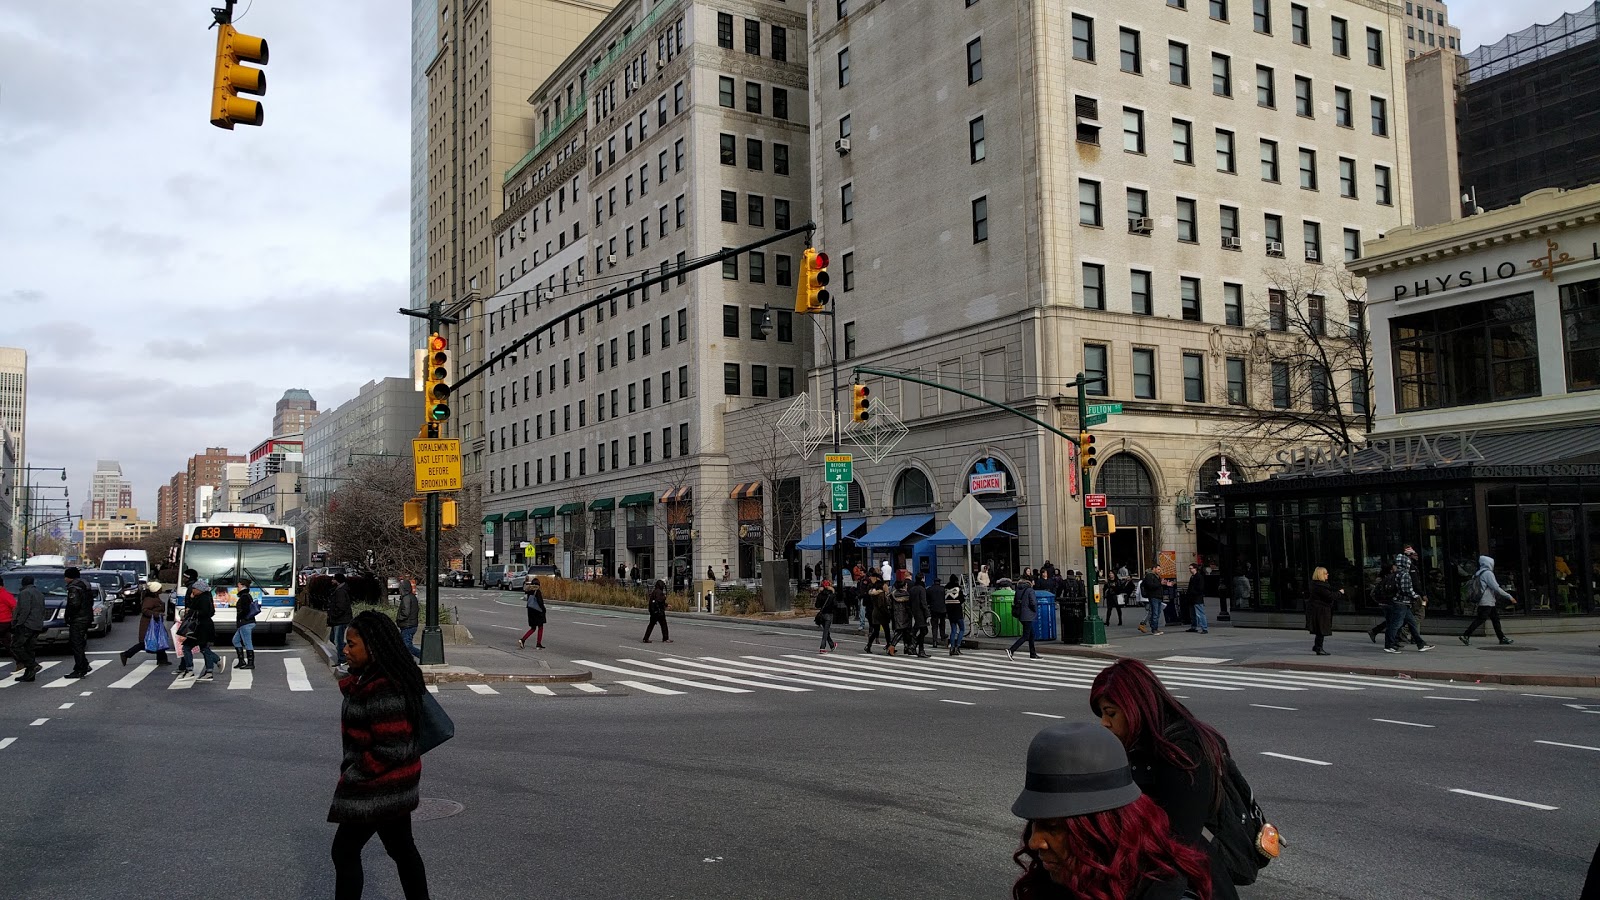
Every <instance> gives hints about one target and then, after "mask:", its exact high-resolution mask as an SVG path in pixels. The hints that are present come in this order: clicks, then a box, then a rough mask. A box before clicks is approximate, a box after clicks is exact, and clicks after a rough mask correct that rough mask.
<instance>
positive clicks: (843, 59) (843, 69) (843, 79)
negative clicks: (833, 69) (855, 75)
mask: <svg viewBox="0 0 1600 900" xmlns="http://www.w3.org/2000/svg"><path fill="white" fill-rule="evenodd" d="M849 84H850V48H849V47H846V48H844V49H843V50H840V51H839V87H847V86H849Z"/></svg>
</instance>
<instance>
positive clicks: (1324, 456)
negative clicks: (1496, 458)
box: [1272, 431, 1484, 478]
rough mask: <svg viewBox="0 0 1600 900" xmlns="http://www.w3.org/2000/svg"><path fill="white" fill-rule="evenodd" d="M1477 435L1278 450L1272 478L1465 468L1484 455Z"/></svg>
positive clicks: (1423, 436) (1458, 433) (1426, 436)
mask: <svg viewBox="0 0 1600 900" xmlns="http://www.w3.org/2000/svg"><path fill="white" fill-rule="evenodd" d="M1477 436H1478V433H1477V432H1476V431H1452V432H1443V433H1439V434H1414V435H1409V436H1406V437H1392V438H1377V439H1375V440H1369V441H1367V442H1366V443H1364V444H1347V445H1345V446H1343V447H1337V446H1335V447H1312V446H1306V447H1297V448H1294V449H1290V450H1280V451H1278V456H1277V462H1278V471H1277V472H1275V473H1274V474H1273V476H1272V477H1273V478H1316V477H1320V476H1327V475H1362V474H1368V473H1373V472H1395V471H1404V470H1407V469H1434V468H1444V467H1449V466H1464V465H1469V464H1471V463H1475V462H1483V461H1484V456H1483V454H1482V453H1480V452H1479V451H1478V448H1477V447H1474V446H1473V445H1472V440H1473V438H1475V437H1477Z"/></svg>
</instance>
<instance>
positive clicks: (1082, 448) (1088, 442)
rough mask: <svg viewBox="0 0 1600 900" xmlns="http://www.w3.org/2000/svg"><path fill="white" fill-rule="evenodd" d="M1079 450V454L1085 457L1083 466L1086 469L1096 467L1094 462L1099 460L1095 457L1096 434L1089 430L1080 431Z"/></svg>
mask: <svg viewBox="0 0 1600 900" xmlns="http://www.w3.org/2000/svg"><path fill="white" fill-rule="evenodd" d="M1078 451H1079V455H1080V456H1082V457H1083V467H1084V468H1085V469H1092V468H1094V464H1095V463H1096V462H1098V460H1096V459H1095V448H1094V435H1092V434H1090V433H1089V432H1087V431H1080V432H1078Z"/></svg>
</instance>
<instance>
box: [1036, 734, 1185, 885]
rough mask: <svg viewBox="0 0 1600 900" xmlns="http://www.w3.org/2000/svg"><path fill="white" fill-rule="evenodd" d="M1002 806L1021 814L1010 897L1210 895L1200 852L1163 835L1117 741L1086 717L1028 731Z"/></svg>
mask: <svg viewBox="0 0 1600 900" xmlns="http://www.w3.org/2000/svg"><path fill="white" fill-rule="evenodd" d="M1011 812H1012V814H1013V815H1016V816H1017V817H1019V818H1023V819H1027V820H1028V825H1027V827H1026V828H1024V829H1023V832H1022V847H1021V849H1019V850H1018V851H1017V852H1016V853H1015V854H1013V856H1012V859H1014V860H1016V863H1017V865H1018V866H1019V867H1021V868H1022V876H1021V877H1020V878H1018V879H1017V882H1016V884H1014V885H1012V887H1011V896H1012V900H1057V898H1059V900H1069V898H1070V900H1183V898H1191V900H1211V897H1212V893H1211V876H1210V869H1209V866H1208V864H1207V862H1206V857H1205V855H1204V854H1202V853H1201V852H1200V851H1198V850H1195V849H1194V848H1192V847H1189V846H1187V845H1185V844H1184V843H1182V842H1180V841H1179V840H1178V839H1177V838H1176V837H1174V836H1173V834H1172V830H1171V828H1170V827H1169V825H1168V823H1167V814H1166V813H1164V812H1162V811H1161V808H1160V807H1159V806H1157V805H1156V804H1155V803H1154V802H1153V801H1152V800H1151V799H1150V798H1149V797H1146V796H1144V795H1143V794H1142V793H1140V791H1139V788H1138V786H1137V785H1136V784H1134V782H1133V772H1132V771H1131V769H1130V768H1129V766H1128V754H1127V751H1125V750H1123V748H1122V745H1121V743H1120V742H1118V741H1117V739H1116V738H1115V737H1113V736H1112V735H1110V734H1108V733H1107V732H1106V730H1105V729H1104V728H1101V727H1100V726H1098V725H1095V724H1094V723H1092V722H1075V723H1072V724H1061V725H1052V726H1050V727H1049V728H1046V729H1045V730H1043V731H1041V732H1039V733H1038V734H1037V735H1036V736H1035V737H1034V739H1033V742H1032V743H1031V744H1030V745H1029V746H1028V774H1027V780H1026V782H1025V784H1024V787H1023V790H1022V793H1021V794H1019V795H1018V796H1017V800H1016V802H1015V803H1013V804H1012V805H1011Z"/></svg>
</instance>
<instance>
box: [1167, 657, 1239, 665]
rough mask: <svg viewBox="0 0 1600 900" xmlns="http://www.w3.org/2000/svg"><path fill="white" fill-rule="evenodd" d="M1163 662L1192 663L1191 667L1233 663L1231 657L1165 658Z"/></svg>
mask: <svg viewBox="0 0 1600 900" xmlns="http://www.w3.org/2000/svg"><path fill="white" fill-rule="evenodd" d="M1161 661H1162V662H1175V663H1190V664H1191V665H1221V664H1222V663H1225V662H1232V661H1233V657H1231V656H1163V657H1161Z"/></svg>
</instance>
